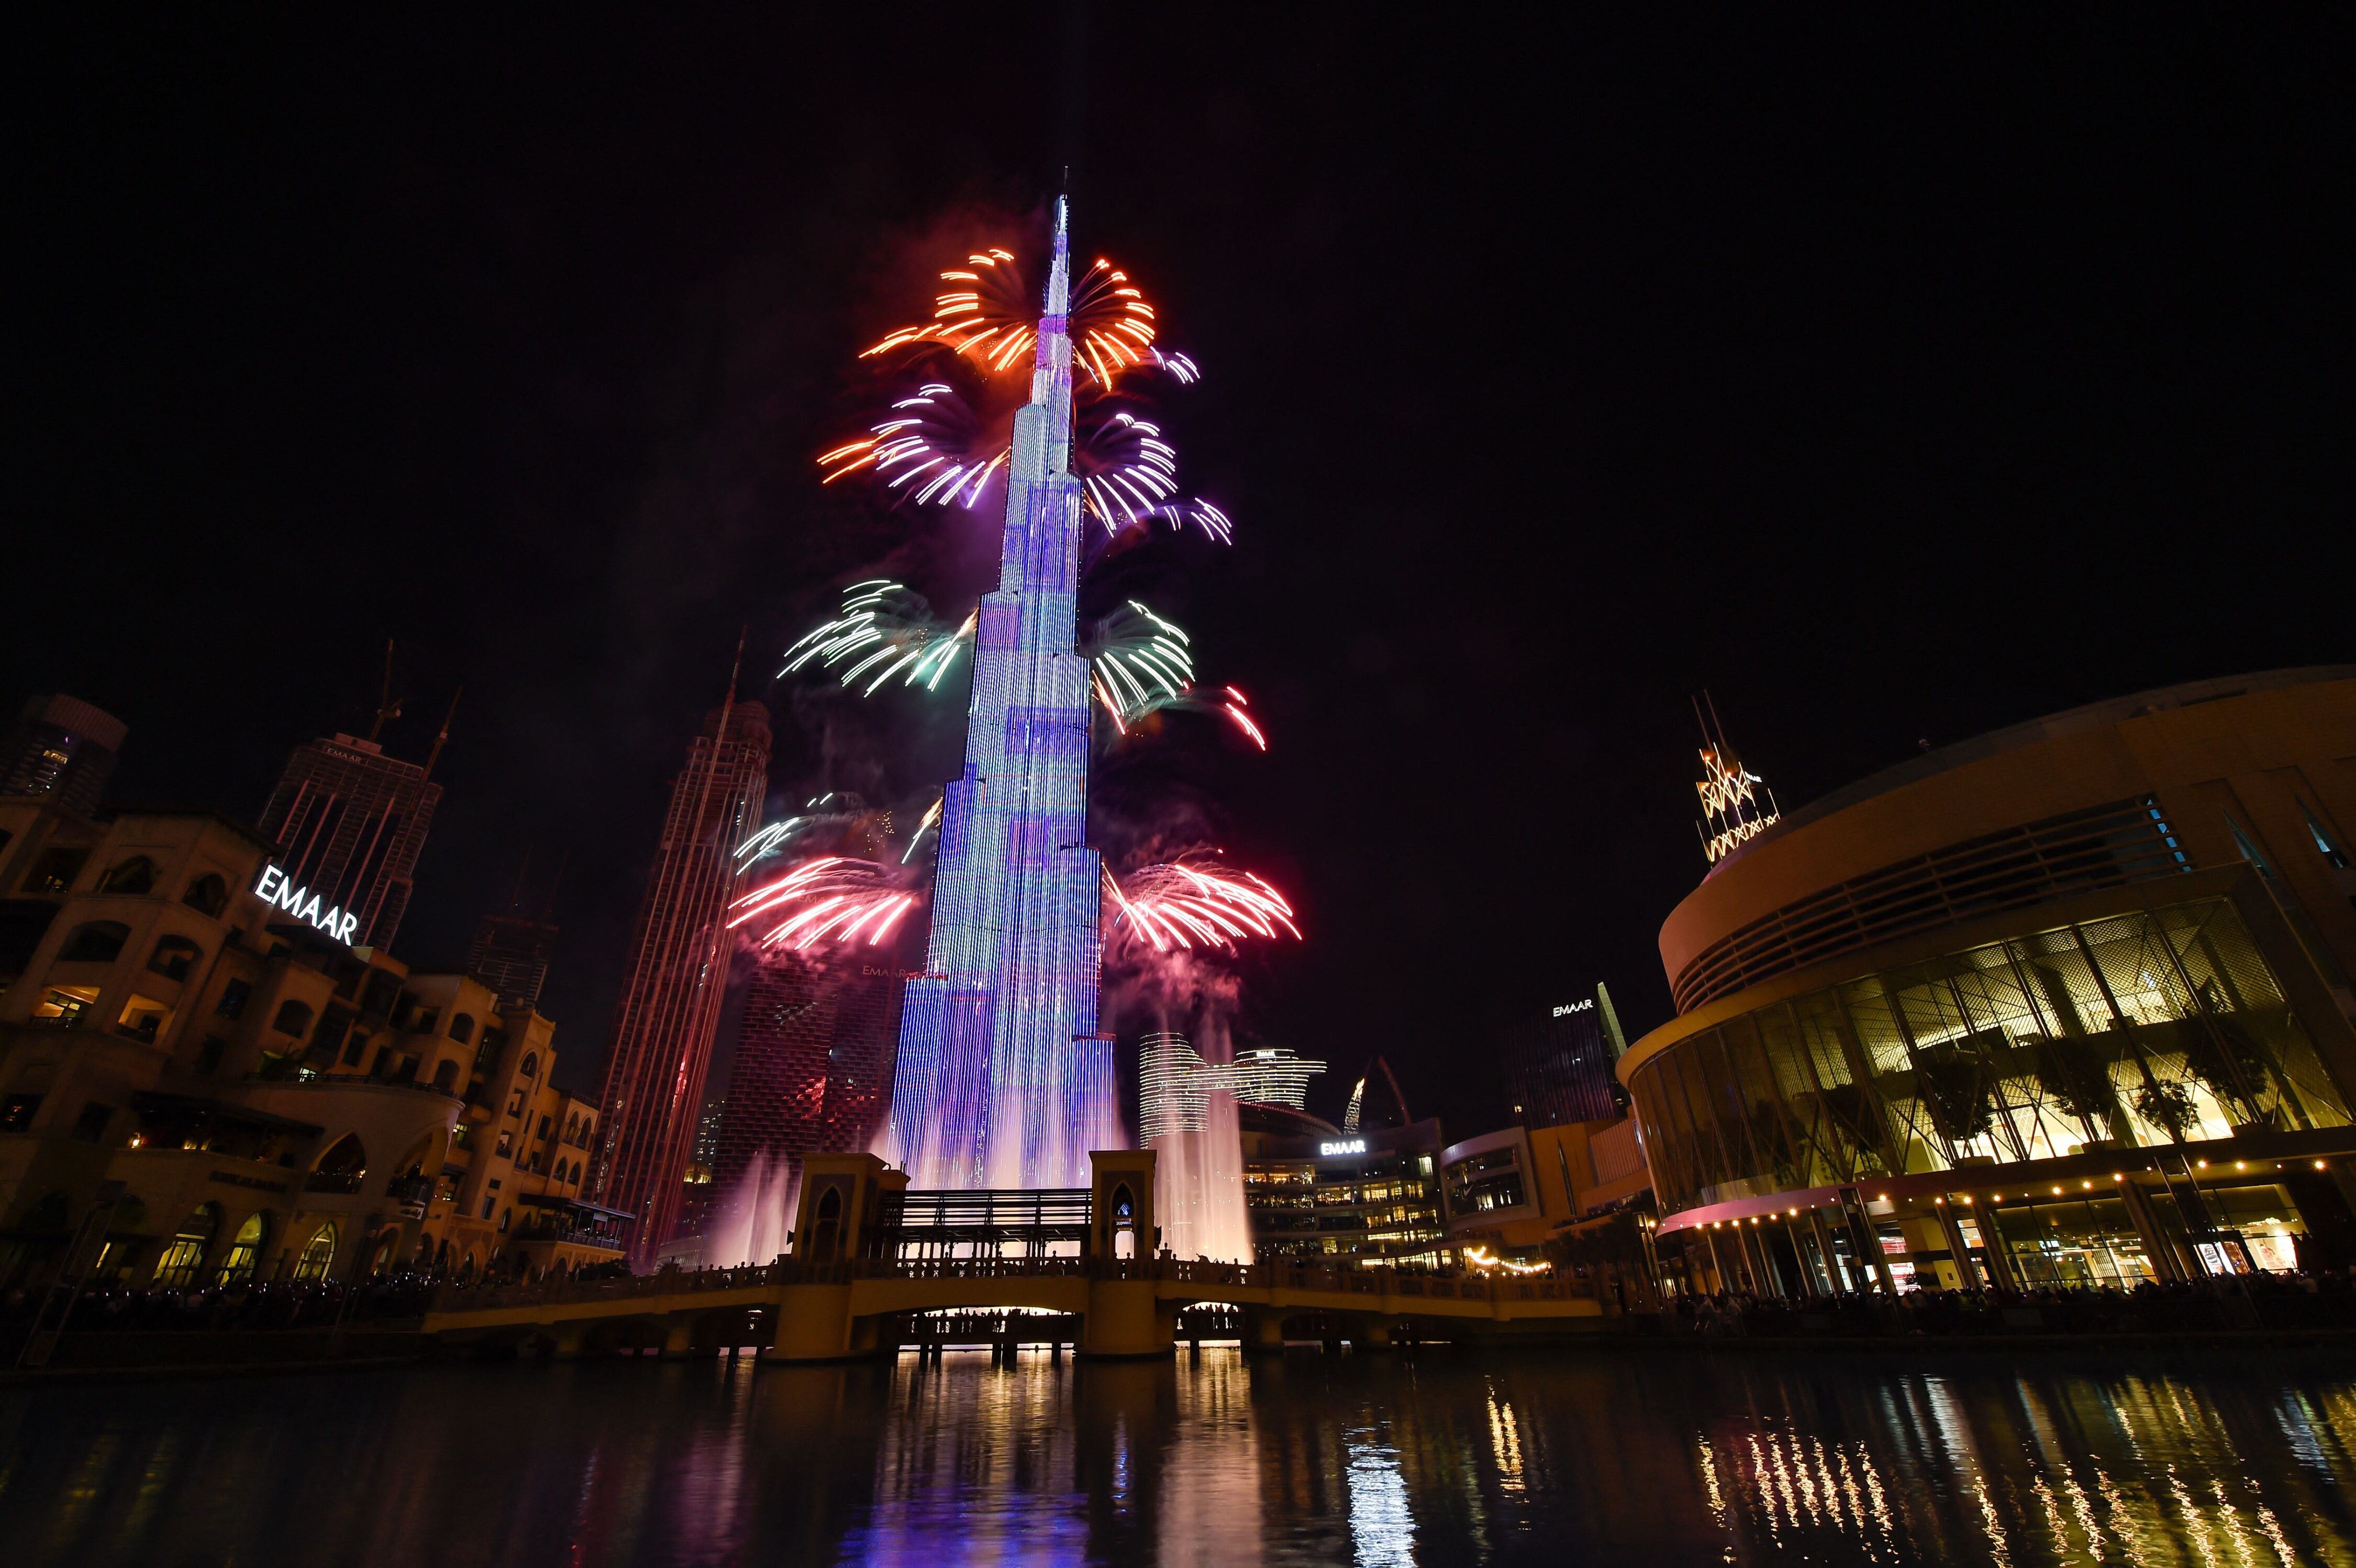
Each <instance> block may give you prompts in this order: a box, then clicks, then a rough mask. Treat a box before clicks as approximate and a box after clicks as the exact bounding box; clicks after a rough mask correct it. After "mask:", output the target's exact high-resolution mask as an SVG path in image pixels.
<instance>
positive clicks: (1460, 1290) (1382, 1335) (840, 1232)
mask: <svg viewBox="0 0 2356 1568" xmlns="http://www.w3.org/2000/svg"><path fill="white" fill-rule="evenodd" d="M1093 1159H1094V1161H1095V1164H1096V1167H1097V1168H1096V1172H1095V1177H1096V1185H1095V1187H1094V1188H1093V1189H1091V1191H1090V1193H1089V1194H1088V1195H1087V1196H1088V1197H1089V1198H1090V1200H1091V1201H1090V1202H1089V1203H1088V1204H1087V1208H1086V1211H1085V1212H1086V1214H1087V1219H1086V1229H1085V1232H1084V1234H1085V1240H1084V1241H1083V1244H1082V1251H1081V1255H1079V1256H1077V1257H1054V1256H1003V1255H996V1256H982V1257H908V1256H905V1255H897V1256H862V1255H861V1254H862V1251H869V1250H871V1245H872V1243H873V1236H874V1234H875V1233H876V1231H877V1230H878V1225H879V1223H880V1222H879V1221H878V1220H877V1219H876V1218H875V1217H877V1216H881V1215H888V1214H890V1213H893V1212H895V1211H896V1209H897V1206H896V1205H894V1204H890V1203H886V1202H883V1201H881V1200H880V1199H881V1195H883V1194H885V1193H890V1192H896V1191H899V1190H901V1189H902V1188H904V1187H905V1181H906V1178H905V1176H901V1175H900V1173H898V1172H896V1171H892V1170H889V1169H887V1168H885V1167H884V1166H883V1162H881V1161H880V1160H876V1159H874V1158H873V1156H872V1155H836V1156H824V1157H813V1158H812V1159H811V1160H810V1161H809V1164H808V1166H807V1167H806V1169H805V1172H804V1176H803V1184H802V1200H801V1205H800V1211H799V1212H798V1214H797V1215H796V1217H795V1218H796V1226H795V1230H794V1233H793V1249H792V1251H791V1253H790V1254H789V1255H787V1256H784V1257H780V1258H779V1259H778V1260H777V1261H776V1262H773V1263H767V1264H762V1265H755V1266H748V1267H744V1268H734V1269H701V1270H694V1271H680V1270H669V1271H666V1272H664V1273H656V1274H646V1275H640V1276H637V1277H636V1278H632V1279H625V1280H607V1281H596V1282H581V1283H574V1282H570V1281H552V1282H549V1283H542V1284H538V1285H517V1286H511V1287H505V1288H499V1287H486V1288H479V1289H465V1288H452V1289H448V1290H445V1291H444V1292H443V1293H442V1294H440V1295H439V1296H437V1297H436V1299H435V1301H434V1306H433V1308H432V1310H431V1311H429V1312H428V1313H427V1315H426V1318H425V1323H424V1328H425V1332H426V1333H428V1334H431V1335H434V1336H435V1337H437V1338H438V1339H439V1340H441V1341H442V1342H443V1343H445V1344H450V1345H465V1344H477V1345H487V1346H491V1345H500V1344H510V1345H525V1344H531V1345H537V1346H541V1347H544V1348H547V1349H548V1350H549V1351H550V1352H551V1353H552V1354H554V1355H556V1356H560V1357H570V1356H579V1355H584V1354H589V1353H593V1352H595V1351H599V1350H606V1349H617V1348H640V1349H652V1348H659V1349H661V1350H662V1351H663V1352H664V1353H665V1354H666V1355H669V1356H688V1355H693V1354H696V1353H698V1352H699V1351H701V1352H705V1353H710V1352H712V1351H714V1350H716V1349H719V1348H723V1347H735V1346H744V1345H758V1346H760V1347H761V1355H762V1358H763V1359H765V1360H778V1361H824V1360H839V1359H845V1358H851V1357H862V1356H873V1355H884V1354H889V1353H891V1352H893V1351H894V1350H895V1349H897V1348H898V1339H899V1337H900V1335H901V1334H902V1333H903V1332H905V1326H906V1325H907V1324H908V1323H909V1321H910V1320H911V1318H912V1317H914V1316H916V1315H919V1314H926V1313H935V1312H949V1311H964V1312H968V1313H973V1312H984V1313H988V1312H1002V1313H1009V1314H1040V1315H1054V1316H1053V1317H1052V1318H1050V1317H1045V1316H1043V1317H1042V1319H1041V1321H1042V1323H1043V1325H1044V1324H1046V1323H1050V1322H1058V1320H1060V1321H1059V1326H1058V1327H1057V1328H1056V1329H1055V1330H1054V1331H1053V1332H1055V1334H1056V1335H1057V1337H1059V1338H1060V1337H1061V1336H1062V1335H1065V1334H1069V1333H1072V1332H1073V1330H1072V1329H1071V1328H1070V1327H1069V1325H1076V1326H1077V1328H1076V1336H1077V1343H1076V1349H1077V1350H1078V1351H1079V1352H1080V1353H1081V1354H1083V1355H1095V1356H1157V1355H1167V1354H1169V1353H1170V1350H1171V1348H1172V1346H1173V1343H1174V1338H1175V1333H1176V1326H1177V1318H1178V1315H1179V1313H1180V1312H1181V1311H1183V1309H1185V1308H1187V1307H1189V1306H1193V1305H1196V1304H1199V1303H1212V1304H1218V1305H1227V1306H1233V1307H1237V1308H1240V1309H1241V1311H1242V1316H1243V1321H1244V1337H1245V1343H1246V1345H1247V1346H1248V1347H1260V1348H1280V1347H1281V1346H1282V1345H1283V1343H1284V1341H1285V1339H1286V1337H1288V1332H1289V1330H1290V1332H1291V1333H1293V1334H1294V1335H1295V1336H1297V1337H1313V1338H1320V1339H1349V1340H1351V1341H1352V1342H1354V1343H1355V1344H1356V1345H1358V1346H1360V1347H1362V1348H1388V1347H1389V1346H1390V1345H1391V1344H1392V1343H1394V1342H1395V1340H1396V1339H1397V1338H1398V1337H1400V1336H1401V1335H1402V1332H1404V1333H1405V1334H1406V1335H1407V1336H1408V1337H1415V1338H1423V1339H1432V1338H1465V1337H1480V1338H1493V1337H1526V1336H1533V1335H1537V1336H1547V1335H1554V1334H1560V1333H1563V1332H1566V1331H1569V1332H1577V1331H1582V1330H1585V1331H1591V1330H1595V1329H1600V1328H1601V1327H1603V1326H1604V1322H1603V1312H1602V1306H1601V1304H1600V1303H1599V1302H1598V1301H1596V1300H1595V1299H1594V1298H1593V1297H1591V1296H1586V1295H1580V1294H1574V1293H1573V1292H1572V1291H1571V1290H1570V1288H1569V1285H1568V1283H1565V1282H1561V1281H1557V1280H1537V1279H1511V1278H1508V1279H1494V1278H1470V1279H1442V1278H1437V1277H1433V1276H1429V1275H1420V1274H1403V1273H1398V1272H1396V1271H1393V1270H1388V1269H1351V1268H1333V1267H1301V1266H1295V1265H1292V1264H1289V1263H1214V1262H1185V1261H1180V1260H1176V1259H1171V1258H1157V1257H1153V1256H1151V1245H1152V1238H1153V1236H1154V1235H1155V1231H1154V1230H1153V1225H1152V1192H1153V1155H1152V1152H1151V1151H1150V1150H1148V1151H1141V1152H1136V1153H1120V1154H1099V1155H1095V1156H1093ZM895 1178H896V1185H895ZM892 1235H893V1243H894V1247H905V1245H906V1243H907V1234H906V1233H905V1232H898V1231H895V1232H893V1233H892ZM1020 1322H1021V1319H1020V1318H1019V1317H1016V1318H1013V1319H1012V1323H1013V1324H1015V1325H1018V1326H1017V1327H1014V1328H1013V1329H1012V1330H1011V1332H1012V1336H1013V1337H1018V1338H1019V1337H1020V1330H1019V1324H1020Z"/></svg>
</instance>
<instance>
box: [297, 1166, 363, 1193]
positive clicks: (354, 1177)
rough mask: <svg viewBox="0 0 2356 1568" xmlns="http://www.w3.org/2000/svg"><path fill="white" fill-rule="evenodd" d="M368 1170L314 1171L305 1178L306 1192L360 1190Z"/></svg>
mask: <svg viewBox="0 0 2356 1568" xmlns="http://www.w3.org/2000/svg"><path fill="white" fill-rule="evenodd" d="M367 1174H368V1173H367V1172H366V1171H313V1172H312V1173H311V1174H310V1175H309V1176H305V1178H304V1179H303V1190H304V1191H305V1192H306V1193H315V1192H316V1193H337V1192H358V1191H359V1189H360V1178H361V1177H362V1176H366V1175H367Z"/></svg>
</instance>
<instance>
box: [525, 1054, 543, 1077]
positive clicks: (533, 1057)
mask: <svg viewBox="0 0 2356 1568" xmlns="http://www.w3.org/2000/svg"><path fill="white" fill-rule="evenodd" d="M539 1070H540V1053H539V1052H538V1051H526V1052H524V1054H523V1076H524V1077H526V1078H530V1077H531V1076H532V1075H533V1074H534V1073H536V1072H538V1071H539Z"/></svg>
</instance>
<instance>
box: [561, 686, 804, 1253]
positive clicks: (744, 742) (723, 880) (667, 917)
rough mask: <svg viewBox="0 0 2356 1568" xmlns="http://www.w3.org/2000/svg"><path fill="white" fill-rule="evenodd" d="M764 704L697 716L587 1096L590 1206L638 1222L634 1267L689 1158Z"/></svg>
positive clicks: (751, 807) (751, 823)
mask: <svg viewBox="0 0 2356 1568" xmlns="http://www.w3.org/2000/svg"><path fill="white" fill-rule="evenodd" d="M768 768H769V711H768V709H766V708H765V707H763V706H762V705H761V704H760V703H739V702H736V701H735V700H734V682H731V696H730V700H729V701H728V702H726V703H723V704H722V705H721V706H719V707H717V708H714V709H712V712H711V713H710V714H708V715H706V716H705V718H704V721H703V733H702V734H701V735H699V736H696V737H695V740H694V741H693V743H692V744H691V745H690V746H688V749H687V766H686V768H683V769H681V770H680V775H679V777H678V778H677V779H674V780H672V782H671V787H670V809H669V811H668V812H666V813H665V814H664V817H663V830H662V843H661V845H660V847H659V849H658V850H657V852H656V854H655V865H654V873H653V875H651V876H649V877H648V880H647V896H646V900H645V902H643V903H642V904H640V905H639V906H638V923H637V929H636V930H635V932H634V933H633V934H632V936H631V938H630V966H629V970H628V972H627V974H626V978H625V979H624V981H623V983H622V995H621V1000H620V1002H619V1003H618V1004H616V1008H615V1010H614V1043H613V1046H612V1047H611V1048H610V1049H609V1050H608V1051H607V1052H606V1056H605V1087H604V1088H603V1089H602V1090H600V1091H599V1093H598V1096H597V1103H598V1110H599V1116H598V1129H599V1132H598V1138H599V1142H598V1147H597V1161H596V1166H595V1169H594V1172H593V1173H592V1176H591V1178H590V1179H591V1182H592V1184H593V1186H594V1189H595V1191H596V1194H597V1201H598V1202H600V1203H603V1204H607V1205H610V1206H611V1207H613V1208H626V1209H629V1210H631V1211H633V1212H634V1213H636V1214H637V1217H638V1220H637V1227H636V1228H635V1230H633V1231H632V1233H631V1239H630V1251H631V1256H632V1259H633V1261H634V1262H637V1264H639V1265H641V1266H643V1265H644V1264H646V1263H648V1262H651V1261H652V1259H653V1258H654V1255H655V1252H656V1251H657V1250H658V1249H659V1248H660V1247H661V1246H662V1245H663V1243H665V1242H666V1241H669V1240H671V1230H672V1227H673V1226H674V1224H675V1223H676V1222H677V1220H678V1218H679V1207H680V1197H681V1183H683V1182H684V1181H685V1180H686V1177H687V1167H688V1166H689V1165H691V1164H692V1163H693V1160H694V1156H695V1134H696V1118H697V1117H698V1115H699V1114H700V1113H701V1111H702V1109H703V1078H704V1072H705V1069H707V1068H709V1067H710V1066H711V1063H712V1033H713V1031H714V1030H715V1029H717V1028H718V1026H719V1024H720V1003H721V999H722V996H723V993H725V992H726V990H727V988H728V954H729V948H728V936H727V932H726V931H725V929H723V920H722V917H723V914H724V913H725V911H726V909H727V907H728V900H729V899H730V897H733V896H734V893H735V891H736V862H735V855H734V849H735V846H736V845H738V844H740V843H744V840H745V838H746V837H748V836H749V835H750V834H751V833H752V832H754V831H755V829H756V828H758V827H759V826H760V825H761V801H762V799H763V797H764V796H766V794H767V793H768V788H769V775H768Z"/></svg>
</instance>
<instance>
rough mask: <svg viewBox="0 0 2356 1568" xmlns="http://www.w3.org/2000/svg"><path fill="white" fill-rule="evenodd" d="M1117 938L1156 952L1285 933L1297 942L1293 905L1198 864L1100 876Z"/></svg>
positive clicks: (1245, 876) (1247, 877)
mask: <svg viewBox="0 0 2356 1568" xmlns="http://www.w3.org/2000/svg"><path fill="white" fill-rule="evenodd" d="M1104 886H1105V896H1106V897H1107V898H1108V900H1109V902H1110V905H1111V917H1112V918H1111V926H1112V930H1113V933H1114V935H1115V936H1116V937H1125V938H1126V939H1127V940H1128V941H1129V942H1130V944H1131V945H1132V946H1134V945H1136V944H1139V943H1143V944H1144V945H1146V946H1149V947H1151V948H1152V950H1154V951H1155V952H1170V951H1173V950H1180V949H1186V948H1203V947H1223V948H1226V949H1228V950H1233V949H1234V947H1235V945H1236V942H1237V940H1239V939H1243V938H1248V937H1274V936H1277V935H1278V934H1280V932H1282V933H1289V934H1290V935H1291V937H1292V938H1293V939H1294V940H1296V941H1297V940H1300V937H1301V928H1300V927H1299V926H1297V925H1295V924H1293V920H1292V906H1291V905H1290V904H1288V903H1286V902H1285V901H1284V895H1283V894H1281V893H1279V892H1278V891H1277V890H1276V889H1275V888H1273V887H1271V886H1269V885H1268V884H1267V883H1266V882H1264V881H1262V880H1261V879H1260V878H1259V877H1258V876H1256V875H1253V874H1252V873H1250V872H1248V871H1247V872H1243V873H1241V874H1240V875H1238V874H1237V873H1234V872H1230V871H1228V870H1227V869H1226V867H1225V866H1221V865H1215V864H1210V863H1207V862H1205V861H1202V860H1177V861H1171V862H1166V863H1164V864H1162V865H1148V866H1141V867H1140V868H1139V869H1138V870H1135V871H1132V872H1130V874H1129V875H1127V876H1123V877H1115V876H1114V875H1113V874H1112V873H1111V872H1110V871H1107V872H1106V873H1105V877H1104Z"/></svg>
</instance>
